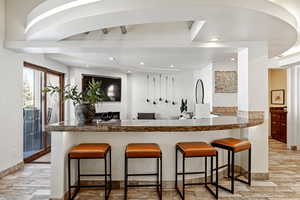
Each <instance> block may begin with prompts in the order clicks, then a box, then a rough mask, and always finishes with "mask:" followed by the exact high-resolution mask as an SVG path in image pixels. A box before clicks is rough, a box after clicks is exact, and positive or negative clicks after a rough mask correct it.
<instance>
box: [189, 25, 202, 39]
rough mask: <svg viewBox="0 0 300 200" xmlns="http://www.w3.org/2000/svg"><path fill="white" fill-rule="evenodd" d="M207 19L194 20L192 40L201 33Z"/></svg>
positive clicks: (191, 30) (191, 29)
mask: <svg viewBox="0 0 300 200" xmlns="http://www.w3.org/2000/svg"><path fill="white" fill-rule="evenodd" d="M204 24H205V21H194V22H193V23H192V25H191V28H190V32H191V41H194V40H195V39H196V37H197V36H198V35H199V33H200V30H201V29H202V27H203V26H204Z"/></svg>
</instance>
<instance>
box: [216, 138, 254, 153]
mask: <svg viewBox="0 0 300 200" xmlns="http://www.w3.org/2000/svg"><path fill="white" fill-rule="evenodd" d="M211 145H212V146H215V147H220V148H225V149H230V150H232V151H234V152H239V151H244V150H247V149H250V148H251V143H250V142H249V141H247V140H241V139H236V138H225V139H220V140H215V141H213V142H212V143H211Z"/></svg>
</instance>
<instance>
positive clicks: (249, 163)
mask: <svg viewBox="0 0 300 200" xmlns="http://www.w3.org/2000/svg"><path fill="white" fill-rule="evenodd" d="M248 151H249V152H248V153H249V157H248V183H249V185H250V186H251V148H250V149H249V150H248Z"/></svg>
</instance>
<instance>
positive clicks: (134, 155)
mask: <svg viewBox="0 0 300 200" xmlns="http://www.w3.org/2000/svg"><path fill="white" fill-rule="evenodd" d="M139 158H155V159H156V173H149V174H129V173H128V161H129V159H139ZM129 176H156V184H147V185H129V184H128V177H129ZM128 187H156V190H157V193H158V196H159V199H162V153H161V150H160V147H159V146H158V145H157V144H153V143H131V144H128V145H127V147H126V151H125V189H124V192H125V194H124V197H125V199H127V192H128Z"/></svg>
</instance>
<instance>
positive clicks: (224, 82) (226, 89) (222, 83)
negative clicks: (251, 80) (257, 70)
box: [215, 71, 238, 93]
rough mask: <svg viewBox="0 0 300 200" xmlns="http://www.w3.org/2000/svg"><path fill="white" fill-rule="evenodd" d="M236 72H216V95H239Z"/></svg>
mask: <svg viewBox="0 0 300 200" xmlns="http://www.w3.org/2000/svg"><path fill="white" fill-rule="evenodd" d="M237 85H238V79H237V72H236V71H215V93H237V89H238V87H237Z"/></svg>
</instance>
